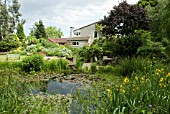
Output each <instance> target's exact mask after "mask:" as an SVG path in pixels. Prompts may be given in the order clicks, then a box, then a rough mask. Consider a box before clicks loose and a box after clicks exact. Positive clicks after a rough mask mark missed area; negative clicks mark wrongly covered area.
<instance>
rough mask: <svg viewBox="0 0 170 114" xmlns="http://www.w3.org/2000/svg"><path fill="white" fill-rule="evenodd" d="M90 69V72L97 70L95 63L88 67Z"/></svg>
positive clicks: (93, 72)
mask: <svg viewBox="0 0 170 114" xmlns="http://www.w3.org/2000/svg"><path fill="white" fill-rule="evenodd" d="M90 71H91V73H92V74H95V73H96V72H97V66H96V64H92V65H91V67H90Z"/></svg>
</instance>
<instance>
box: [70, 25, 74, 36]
mask: <svg viewBox="0 0 170 114" xmlns="http://www.w3.org/2000/svg"><path fill="white" fill-rule="evenodd" d="M73 30H74V27H70V37H73Z"/></svg>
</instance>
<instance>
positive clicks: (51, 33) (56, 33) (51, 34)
mask: <svg viewBox="0 0 170 114" xmlns="http://www.w3.org/2000/svg"><path fill="white" fill-rule="evenodd" d="M45 31H46V33H47V37H48V38H61V37H62V36H63V35H64V34H63V32H62V31H61V29H57V28H56V27H55V26H49V27H47V28H46V29H45Z"/></svg>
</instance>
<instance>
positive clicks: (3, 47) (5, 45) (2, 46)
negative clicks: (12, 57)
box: [0, 41, 19, 52]
mask: <svg viewBox="0 0 170 114" xmlns="http://www.w3.org/2000/svg"><path fill="white" fill-rule="evenodd" d="M17 47H19V42H16V41H0V52H7V51H10V50H11V49H15V48H17Z"/></svg>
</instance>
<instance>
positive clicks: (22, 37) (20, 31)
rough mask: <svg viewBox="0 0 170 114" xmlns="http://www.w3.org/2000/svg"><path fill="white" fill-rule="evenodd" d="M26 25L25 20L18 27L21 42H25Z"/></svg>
mask: <svg viewBox="0 0 170 114" xmlns="http://www.w3.org/2000/svg"><path fill="white" fill-rule="evenodd" d="M24 23H25V20H23V21H22V22H20V23H18V26H17V33H16V34H17V36H18V38H19V39H20V40H23V39H24V38H25V33H24V28H23V25H24Z"/></svg>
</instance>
